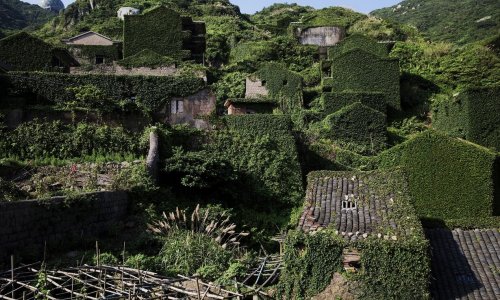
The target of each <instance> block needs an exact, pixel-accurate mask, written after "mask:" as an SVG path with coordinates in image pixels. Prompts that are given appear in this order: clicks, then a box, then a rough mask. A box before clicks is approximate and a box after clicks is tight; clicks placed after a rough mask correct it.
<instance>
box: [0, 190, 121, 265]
mask: <svg viewBox="0 0 500 300" xmlns="http://www.w3.org/2000/svg"><path fill="white" fill-rule="evenodd" d="M127 210H128V196H127V193H125V192H98V193H92V194H85V195H81V196H78V197H76V198H75V199H70V198H64V197H55V198H51V199H46V200H27V201H17V202H0V265H1V264H2V262H6V259H7V258H8V257H9V256H10V255H15V256H17V257H19V256H23V255H33V256H34V257H38V258H40V257H42V255H43V249H44V247H45V243H47V249H62V248H68V247H71V246H72V245H78V244H81V243H83V242H89V241H95V240H96V239H97V238H98V237H99V236H100V235H102V234H105V233H106V232H109V231H110V230H112V228H113V227H114V226H115V225H116V224H117V223H119V222H120V221H122V220H124V218H125V217H126V216H127Z"/></svg>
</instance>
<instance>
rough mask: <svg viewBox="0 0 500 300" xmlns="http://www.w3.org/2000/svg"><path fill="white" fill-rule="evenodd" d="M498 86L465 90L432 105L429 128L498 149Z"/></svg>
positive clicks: (499, 112)
mask: <svg viewBox="0 0 500 300" xmlns="http://www.w3.org/2000/svg"><path fill="white" fill-rule="evenodd" d="M499 99H500V85H498V86H495V87H480V88H471V89H468V90H466V91H464V92H462V93H460V94H459V95H456V96H454V97H451V98H448V99H447V100H445V101H442V102H439V103H437V104H435V105H434V109H433V113H432V126H433V127H434V128H436V129H438V130H441V131H444V132H446V133H449V134H451V135H452V136H456V137H461V138H464V139H466V140H468V141H471V142H474V143H476V144H479V145H482V146H485V147H488V148H493V149H496V150H497V151H499V150H500V117H499V116H500V101H499Z"/></svg>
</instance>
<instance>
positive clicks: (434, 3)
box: [371, 0, 500, 44]
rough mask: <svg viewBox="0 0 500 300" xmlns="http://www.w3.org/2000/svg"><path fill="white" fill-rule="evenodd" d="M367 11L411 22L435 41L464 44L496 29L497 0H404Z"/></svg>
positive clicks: (498, 20) (498, 27)
mask: <svg viewBox="0 0 500 300" xmlns="http://www.w3.org/2000/svg"><path fill="white" fill-rule="evenodd" d="M371 14H372V15H374V16H377V17H380V18H384V19H390V20H394V21H398V22H401V23H405V24H410V25H413V26H415V27H417V28H418V30H419V31H421V32H422V33H424V34H425V35H426V37H428V38H430V39H431V40H435V41H449V42H455V43H458V44H466V43H470V42H474V41H478V40H482V39H485V38H487V37H490V36H493V35H496V34H498V33H499V31H500V3H499V2H498V0H457V1H449V0H405V1H403V2H401V3H400V4H398V5H395V6H392V7H388V8H383V9H379V10H375V11H373V12H372V13H371Z"/></svg>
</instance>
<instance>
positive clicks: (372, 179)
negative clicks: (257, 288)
mask: <svg viewBox="0 0 500 300" xmlns="http://www.w3.org/2000/svg"><path fill="white" fill-rule="evenodd" d="M428 247H429V245H428V242H427V240H426V239H425V236H424V231H423V228H422V226H421V224H420V221H419V219H418V218H417V215H416V213H415V210H414V209H413V207H412V205H411V199H410V196H409V193H408V185H407V183H406V180H405V177H404V174H403V173H402V171H401V170H390V171H377V172H367V173H363V172H331V171H315V172H312V173H310V174H309V175H308V185H307V190H306V201H305V204H304V209H303V213H302V216H301V218H300V220H299V223H298V229H297V230H296V231H291V232H289V233H288V237H287V239H286V242H285V255H284V257H285V268H284V270H283V273H282V275H281V278H280V284H279V287H278V291H279V293H280V296H281V297H279V298H280V299H281V298H284V299H310V298H311V297H314V296H316V295H318V294H319V293H321V292H322V291H323V290H324V289H325V288H326V287H327V286H328V285H329V284H330V282H331V281H332V278H333V277H334V276H335V275H336V274H349V275H345V276H343V277H344V278H347V281H349V282H351V283H352V282H355V285H353V286H355V287H356V288H355V291H354V292H355V295H353V296H355V297H357V298H362V299H365V298H367V299H423V298H426V296H427V295H428V293H429V292H428V291H429V290H428V281H429V276H430V258H429V256H428V249H429V248H428ZM395 270H398V271H397V272H395ZM349 299H351V298H349Z"/></svg>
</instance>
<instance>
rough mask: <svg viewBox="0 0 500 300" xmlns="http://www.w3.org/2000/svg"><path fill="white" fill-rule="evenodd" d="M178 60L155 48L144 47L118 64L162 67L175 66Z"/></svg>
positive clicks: (126, 66) (137, 66)
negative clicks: (155, 50)
mask: <svg viewBox="0 0 500 300" xmlns="http://www.w3.org/2000/svg"><path fill="white" fill-rule="evenodd" d="M177 62H178V61H177V60H176V59H174V58H171V57H168V56H162V55H160V54H158V53H156V52H154V51H153V50H149V49H144V50H142V51H139V52H138V53H136V54H134V55H131V56H129V57H127V58H125V59H122V60H120V61H119V62H118V64H119V65H120V66H122V67H125V68H128V69H131V68H140V67H149V68H160V67H172V66H175V65H176V63H177Z"/></svg>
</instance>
